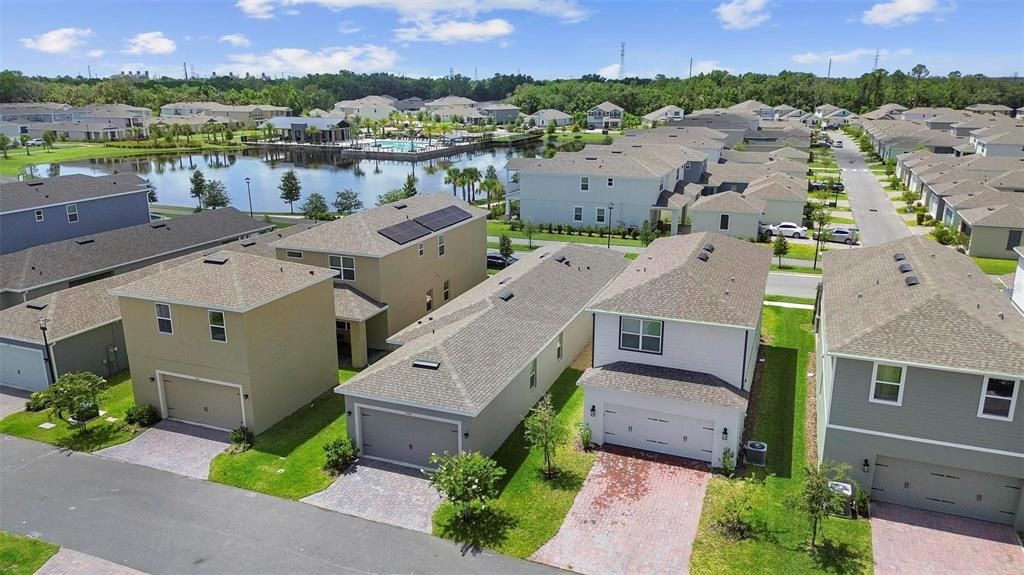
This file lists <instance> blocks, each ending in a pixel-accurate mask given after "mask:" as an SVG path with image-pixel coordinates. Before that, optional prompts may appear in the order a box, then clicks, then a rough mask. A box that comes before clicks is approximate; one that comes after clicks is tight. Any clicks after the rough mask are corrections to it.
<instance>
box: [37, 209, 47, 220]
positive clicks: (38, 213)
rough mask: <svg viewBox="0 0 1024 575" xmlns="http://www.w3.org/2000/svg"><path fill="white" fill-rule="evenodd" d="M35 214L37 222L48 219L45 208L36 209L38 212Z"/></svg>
mask: <svg viewBox="0 0 1024 575" xmlns="http://www.w3.org/2000/svg"><path fill="white" fill-rule="evenodd" d="M35 215H36V222H41V221H44V220H45V219H46V215H45V214H44V213H43V210H36V214H35Z"/></svg>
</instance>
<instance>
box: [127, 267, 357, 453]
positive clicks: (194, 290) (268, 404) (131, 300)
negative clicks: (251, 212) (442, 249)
mask: <svg viewBox="0 0 1024 575" xmlns="http://www.w3.org/2000/svg"><path fill="white" fill-rule="evenodd" d="M337 273H338V272H337V271H335V270H331V269H328V268H322V267H316V266H309V265H303V264H297V263H291V262H281V261H277V260H274V259H270V258H264V257H260V256H255V255H250V254H243V253H238V252H228V251H223V252H216V253H213V254H210V255H207V256H204V257H202V258H199V259H196V260H193V261H191V262H189V263H185V264H182V265H180V266H176V267H173V268H171V269H168V270H166V271H163V272H160V273H157V274H154V275H150V276H148V277H146V278H143V279H140V280H137V281H134V282H132V283H129V284H126V285H123V286H120V287H118V288H116V289H114V290H111V294H112V295H115V296H117V297H118V298H119V300H120V301H119V303H120V307H121V322H122V325H123V326H124V336H125V341H126V344H127V347H128V361H129V363H130V365H131V374H132V389H133V391H134V394H135V402H136V403H137V404H140V405H152V406H154V407H156V408H158V409H159V410H160V414H161V415H162V416H163V417H164V418H169V419H176V420H180V421H186V422H190V423H195V424H198V425H203V426H208V427H213V428H219V429H234V428H236V427H238V426H240V425H244V426H246V427H248V428H249V429H250V430H251V431H252V432H253V433H260V432H262V431H264V430H266V429H267V428H269V427H270V426H271V425H273V424H274V423H276V422H278V421H279V420H281V419H283V418H284V417H286V416H288V415H289V414H291V413H292V412H293V411H295V410H296V409H298V408H299V407H301V406H302V405H303V404H305V403H308V402H309V401H310V400H312V399H314V398H316V397H317V396H318V395H320V394H322V393H323V392H325V391H327V390H329V389H330V388H331V387H332V386H334V385H337V383H338V375H337V373H338V372H337V370H338V356H337V350H336V347H335V344H334V337H333V334H334V322H333V320H332V317H331V310H332V309H333V307H334V296H333V293H332V292H333V289H332V284H331V279H332V278H333V277H334V276H335V275H336V274H337Z"/></svg>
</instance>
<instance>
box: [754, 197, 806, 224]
mask: <svg viewBox="0 0 1024 575" xmlns="http://www.w3.org/2000/svg"><path fill="white" fill-rule="evenodd" d="M760 219H761V222H762V223H765V224H781V223H782V222H793V223H794V224H797V225H800V224H801V222H803V219H804V203H803V202H800V201H796V202H788V201H783V200H767V201H765V203H764V213H763V214H762V215H761V218H760Z"/></svg>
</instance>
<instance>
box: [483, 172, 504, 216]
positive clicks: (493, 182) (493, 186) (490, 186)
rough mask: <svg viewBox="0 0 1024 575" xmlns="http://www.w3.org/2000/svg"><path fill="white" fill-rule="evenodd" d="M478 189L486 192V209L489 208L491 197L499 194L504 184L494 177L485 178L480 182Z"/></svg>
mask: <svg viewBox="0 0 1024 575" xmlns="http://www.w3.org/2000/svg"><path fill="white" fill-rule="evenodd" d="M480 189H482V190H483V191H485V192H487V209H490V208H491V198H492V197H495V196H498V195H500V193H501V192H502V191H503V189H504V186H502V185H501V182H499V181H498V180H497V179H496V178H487V179H485V180H484V181H483V183H481V184H480Z"/></svg>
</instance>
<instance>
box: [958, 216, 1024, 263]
mask: <svg viewBox="0 0 1024 575" xmlns="http://www.w3.org/2000/svg"><path fill="white" fill-rule="evenodd" d="M1021 225H1022V227H1021V228H1016V229H1017V230H1018V231H1022V230H1024V222H1021ZM1011 229H1012V228H989V227H983V226H978V227H974V228H971V245H970V247H969V248H968V250H967V255H969V256H977V257H982V258H999V259H1004V260H1015V259H1017V254H1016V253H1014V251H1013V249H1012V248H1011V249H1006V243H1007V241H1008V240H1009V237H1010V231H1011Z"/></svg>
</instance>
